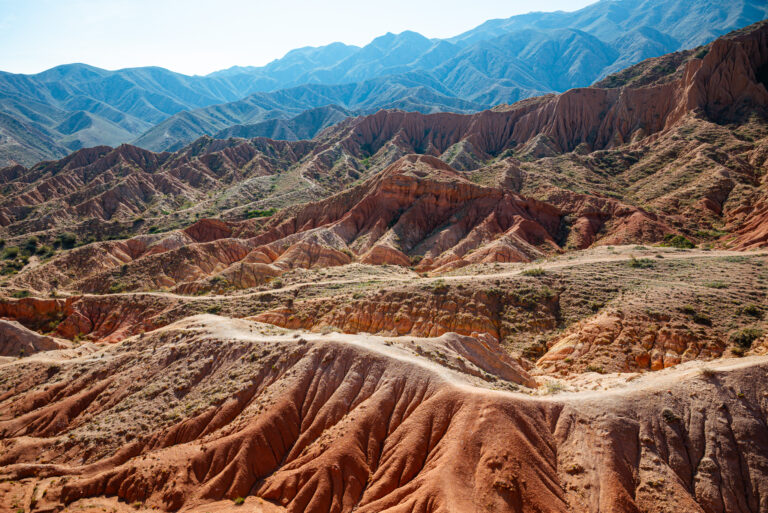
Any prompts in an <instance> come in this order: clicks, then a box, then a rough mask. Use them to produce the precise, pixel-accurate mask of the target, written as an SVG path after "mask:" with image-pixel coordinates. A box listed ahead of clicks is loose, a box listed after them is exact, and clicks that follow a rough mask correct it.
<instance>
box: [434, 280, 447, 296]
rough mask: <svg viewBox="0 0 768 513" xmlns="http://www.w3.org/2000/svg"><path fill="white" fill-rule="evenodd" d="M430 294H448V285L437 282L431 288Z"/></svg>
mask: <svg viewBox="0 0 768 513" xmlns="http://www.w3.org/2000/svg"><path fill="white" fill-rule="evenodd" d="M432 292H434V293H435V294H445V293H446V292H448V284H447V283H445V280H437V281H436V282H435V284H434V285H433V286H432Z"/></svg>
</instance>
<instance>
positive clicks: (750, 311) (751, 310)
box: [741, 305, 763, 318]
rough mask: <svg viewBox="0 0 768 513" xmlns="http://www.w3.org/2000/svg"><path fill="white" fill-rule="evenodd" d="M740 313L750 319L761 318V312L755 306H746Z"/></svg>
mask: <svg viewBox="0 0 768 513" xmlns="http://www.w3.org/2000/svg"><path fill="white" fill-rule="evenodd" d="M741 313H743V314H744V315H749V316H750V317H757V318H760V317H762V316H763V312H762V310H760V308H759V307H758V306H757V305H747V306H745V307H744V308H742V309H741Z"/></svg>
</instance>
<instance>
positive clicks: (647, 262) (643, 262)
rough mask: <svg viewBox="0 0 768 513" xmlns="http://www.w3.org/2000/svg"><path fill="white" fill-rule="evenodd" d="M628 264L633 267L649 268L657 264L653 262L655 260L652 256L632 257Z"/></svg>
mask: <svg viewBox="0 0 768 513" xmlns="http://www.w3.org/2000/svg"><path fill="white" fill-rule="evenodd" d="M627 265H628V266H630V267H632V268H633V269H649V268H651V267H653V266H654V265H655V264H654V263H653V260H651V259H650V258H635V257H634V256H633V257H630V259H629V261H628V262H627Z"/></svg>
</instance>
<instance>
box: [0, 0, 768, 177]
mask: <svg viewBox="0 0 768 513" xmlns="http://www.w3.org/2000/svg"><path fill="white" fill-rule="evenodd" d="M766 15H768V12H767V11H766V6H765V5H764V3H763V2H760V1H759V0H739V1H737V2H733V1H725V0H709V1H704V0H697V1H695V2H683V1H682V0H664V2H662V3H659V2H653V1H643V2H629V1H625V0H604V1H601V2H598V3H596V4H594V5H592V6H589V7H587V8H584V9H581V10H579V11H576V12H573V13H563V12H557V13H531V14H528V15H524V16H516V17H513V18H510V19H507V20H492V21H489V22H487V23H485V24H483V25H481V26H480V27H477V28H476V29H474V30H472V31H470V32H467V33H465V34H463V35H460V36H457V37H456V38H453V39H450V40H436V39H435V40H431V39H427V38H425V37H423V36H421V35H419V34H417V33H415V32H403V33H401V34H386V35H384V36H381V37H378V38H376V39H374V40H373V41H372V42H371V43H370V44H368V45H366V46H364V47H362V48H358V47H354V46H349V45H344V44H341V43H334V44H332V45H328V46H325V47H320V48H302V49H297V50H294V51H292V52H289V53H288V54H287V55H286V56H285V57H283V58H282V59H278V60H276V61H274V62H272V63H270V64H268V65H267V66H263V67H259V68H255V67H235V68H231V69H229V70H223V71H220V72H217V73H213V74H211V75H209V76H207V77H197V76H195V77H189V76H185V75H181V74H177V73H173V72H170V71H168V70H164V69H161V68H134V69H124V70H118V71H107V70H102V69H98V68H94V67H91V66H86V65H82V64H75V65H66V66H59V67H57V68H53V69H51V70H48V71H45V72H43V73H39V74H37V75H14V74H9V73H3V74H0V112H3V113H4V114H6V115H7V116H10V118H12V119H9V118H3V119H0V129H2V130H3V131H4V134H5V135H4V139H3V140H2V141H0V164H9V163H22V164H27V165H29V164H32V163H34V162H36V161H38V160H40V159H43V158H54V157H61V156H62V155H63V154H64V153H65V152H66V151H72V150H75V149H78V148H81V147H88V146H97V145H110V146H117V145H119V144H120V143H124V142H130V141H134V140H135V143H136V144H139V145H141V146H143V147H145V148H148V149H152V150H170V149H178V148H180V147H181V146H183V145H185V144H187V143H189V142H191V141H192V140H194V139H195V138H197V137H199V136H201V135H204V134H208V135H212V134H214V133H217V132H219V131H221V130H225V129H227V128H229V127H230V126H234V125H246V124H254V123H258V122H261V121H265V120H269V119H288V118H292V117H295V116H297V115H298V114H300V113H301V111H303V110H307V109H314V108H317V107H323V106H328V105H331V104H338V105H340V106H342V107H343V108H345V109H348V110H353V111H359V112H361V113H369V112H373V111H375V110H377V109H382V108H402V109H406V110H412V111H418V112H434V111H438V110H443V111H451V112H470V111H476V110H482V109H484V108H489V107H492V106H494V105H497V104H500V103H512V102H515V101H518V100H521V99H523V98H527V97H530V96H535V95H538V94H542V93H545V92H560V91H564V90H566V89H569V88H573V87H581V86H586V85H588V84H590V83H592V82H594V81H595V80H598V79H600V78H602V77H604V76H605V75H607V74H608V73H610V72H612V71H616V70H618V69H621V68H623V67H625V66H627V65H630V64H633V63H635V62H638V61H640V60H642V59H645V58H648V57H653V56H658V55H661V54H664V53H667V52H672V51H677V50H681V49H685V48H690V47H692V46H695V45H697V44H703V43H705V42H706V41H709V40H711V39H712V38H714V37H716V36H717V35H720V34H723V33H725V32H727V31H728V30H731V29H735V28H738V27H739V26H742V25H745V24H747V23H751V22H755V21H758V20H761V19H764V18H765V17H766ZM249 95H253V96H249ZM326 96H327V97H326ZM231 102H235V104H231ZM213 105H216V107H212V108H209V107H210V106H213ZM200 108H204V110H202V111H201V110H196V109H200ZM12 120H13V122H12ZM159 123H162V124H161V125H159ZM19 127H25V128H19ZM283 132H285V133H286V134H287V133H288V132H286V131H283ZM305 132H307V133H311V132H312V131H311V130H305ZM33 133H42V134H45V137H46V138H47V139H46V140H47V141H49V142H46V143H44V144H43V145H42V146H40V147H38V148H36V149H32V147H34V146H35V145H36V144H37V143H36V142H33V141H31V139H32V138H33V137H34V136H33V135H31V134H33ZM276 133H280V132H276ZM142 134H143V135H142Z"/></svg>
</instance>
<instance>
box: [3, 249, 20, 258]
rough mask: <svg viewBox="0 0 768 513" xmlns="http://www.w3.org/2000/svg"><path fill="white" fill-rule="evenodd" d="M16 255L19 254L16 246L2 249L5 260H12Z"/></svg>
mask: <svg viewBox="0 0 768 513" xmlns="http://www.w3.org/2000/svg"><path fill="white" fill-rule="evenodd" d="M17 256H19V248H18V246H9V247H7V248H5V251H3V258H4V259H6V260H13V259H14V258H16V257H17Z"/></svg>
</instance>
